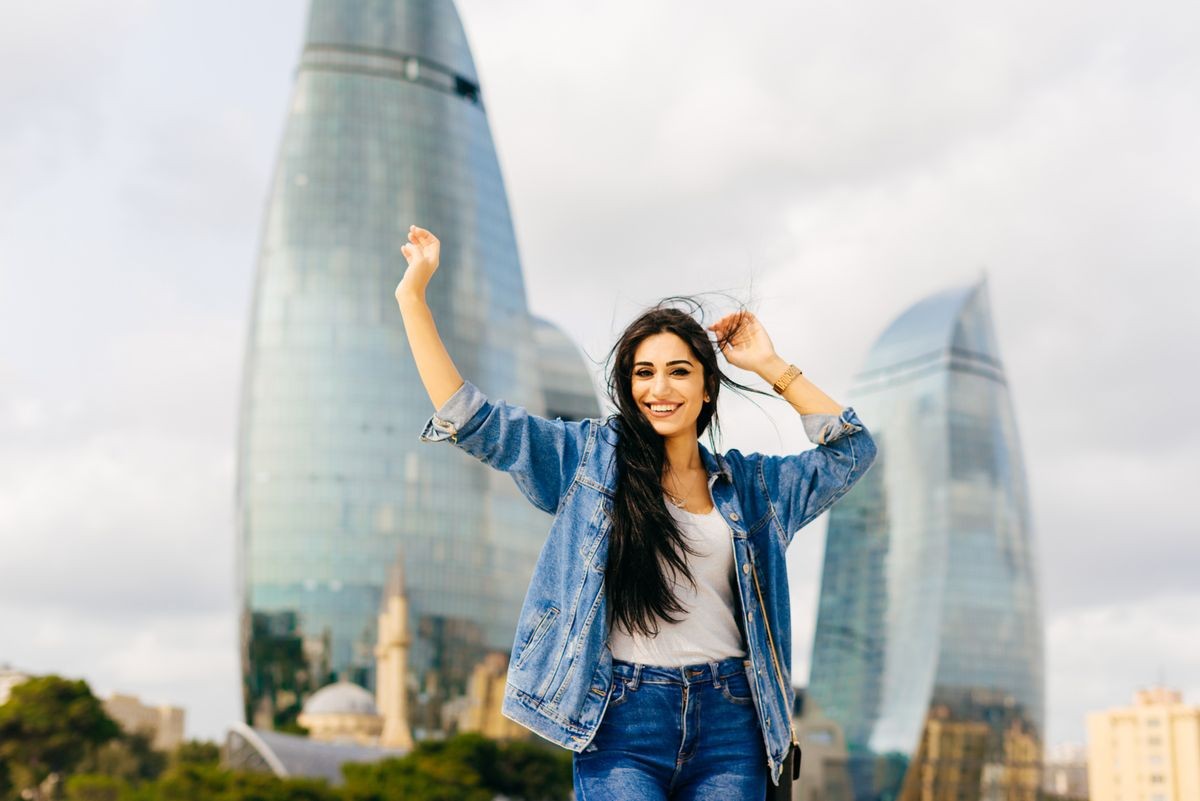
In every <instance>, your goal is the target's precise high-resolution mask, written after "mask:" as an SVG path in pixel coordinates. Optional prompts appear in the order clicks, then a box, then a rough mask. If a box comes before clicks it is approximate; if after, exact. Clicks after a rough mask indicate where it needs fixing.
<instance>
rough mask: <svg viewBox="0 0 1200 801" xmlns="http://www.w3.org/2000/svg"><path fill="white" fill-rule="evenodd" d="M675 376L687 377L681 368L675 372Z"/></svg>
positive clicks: (686, 372)
mask: <svg viewBox="0 0 1200 801" xmlns="http://www.w3.org/2000/svg"><path fill="white" fill-rule="evenodd" d="M675 375H688V371H687V370H684V369H683V368H682V367H680V368H679V369H678V370H676V371H675Z"/></svg>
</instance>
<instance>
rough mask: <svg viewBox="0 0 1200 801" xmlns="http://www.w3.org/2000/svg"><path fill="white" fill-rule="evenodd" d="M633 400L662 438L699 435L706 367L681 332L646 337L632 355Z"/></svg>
mask: <svg viewBox="0 0 1200 801" xmlns="http://www.w3.org/2000/svg"><path fill="white" fill-rule="evenodd" d="M632 390H633V400H634V402H635V403H637V405H638V408H639V409H641V410H642V414H644V415H646V419H647V420H649V421H650V425H652V426H654V430H655V431H657V432H658V433H659V435H660V436H663V437H671V436H675V435H678V434H690V435H691V436H695V435H696V418H697V417H699V416H700V409H701V407H702V406H703V405H704V368H703V366H701V364H700V363H699V361H698V360H697V359H696V357H695V355H693V354H692V349H691V348H689V347H688V345H687V343H686V342H684V341H683V340H682V339H681V338H680V337H679V335H677V334H672V333H670V332H663V333H660V334H653V335H651V336H648V337H646V338H645V339H643V340H642V341H641V342H640V343H639V344H638V346H637V349H636V350H635V351H634V354H633V384H632Z"/></svg>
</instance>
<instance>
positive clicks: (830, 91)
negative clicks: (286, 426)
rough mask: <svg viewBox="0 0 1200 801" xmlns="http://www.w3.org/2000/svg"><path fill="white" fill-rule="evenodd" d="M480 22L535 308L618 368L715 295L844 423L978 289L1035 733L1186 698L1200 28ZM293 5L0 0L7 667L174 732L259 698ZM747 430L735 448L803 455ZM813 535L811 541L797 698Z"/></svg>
mask: <svg viewBox="0 0 1200 801" xmlns="http://www.w3.org/2000/svg"><path fill="white" fill-rule="evenodd" d="M458 5H459V11H460V14H461V15H462V17H463V21H464V24H465V27H466V30H467V35H468V38H469V39H470V42H471V45H472V47H473V51H474V55H475V62H476V66H477V68H478V71H479V74H480V78H481V82H482V87H483V96H484V101H485V103H486V104H487V107H488V116H489V119H490V122H491V127H492V132H493V136H494V138H495V141H496V145H497V149H498V152H499V157H500V163H501V167H502V170H503V172H504V177H505V180H506V182H507V188H508V192H509V199H510V203H511V207H512V212H513V216H514V222H515V225H516V231H517V240H518V243H519V246H520V250H521V257H522V262H523V266H524V271H525V279H526V284H527V288H528V295H529V302H530V307H531V309H532V310H533V311H534V312H535V313H538V314H541V315H542V316H545V317H548V318H550V319H552V320H554V321H555V322H557V323H559V324H560V325H561V326H562V327H563V328H564V329H565V330H566V331H567V332H568V333H569V334H571V335H572V336H573V337H574V338H575V339H576V340H577V341H578V342H579V343H580V344H581V346H582V347H583V348H584V349H585V350H586V351H587V352H588V353H590V354H591V355H593V356H596V357H600V356H602V355H603V353H604V352H605V351H606V350H607V348H608V346H609V345H610V344H611V341H612V338H613V336H614V335H615V333H616V331H617V330H619V328H620V327H621V326H622V325H623V323H624V322H626V321H627V320H628V319H629V318H630V317H631V316H632V314H633V313H634V312H635V311H636V310H637V309H638V308H640V307H641V306H642V305H645V304H647V303H650V302H652V301H653V300H655V299H656V298H658V297H660V296H663V295H668V294H674V293H680V292H697V291H703V290H713V289H724V290H731V291H733V292H735V293H737V294H739V295H740V296H742V297H744V298H746V299H747V300H750V301H752V304H753V307H754V308H755V309H756V310H757V311H758V313H759V315H760V317H761V318H762V320H763V322H764V324H765V325H766V326H767V328H768V330H769V331H770V333H771V335H772V338H773V339H774V341H775V344H776V347H777V349H778V350H779V351H780V352H781V354H782V355H783V356H784V357H785V358H787V359H788V360H789V361H793V362H795V363H797V364H799V365H800V366H801V367H802V368H803V369H804V370H805V372H806V374H807V375H809V376H810V377H811V378H812V379H813V380H814V381H816V382H817V383H818V384H819V385H821V386H822V387H823V388H825V389H826V390H828V391H829V392H830V393H831V394H833V395H834V396H835V397H837V398H839V399H843V398H844V397H845V392H846V389H847V388H848V387H849V385H850V382H851V377H852V375H853V374H854V372H855V371H856V369H857V368H858V365H859V364H860V363H861V361H862V359H863V357H864V356H865V355H866V352H867V349H868V348H869V346H870V344H871V342H872V341H873V340H874V338H875V337H876V336H877V335H878V334H879V333H880V332H881V331H882V329H883V328H884V327H885V326H886V324H887V323H888V322H889V321H890V320H891V319H892V318H893V317H894V316H895V315H896V314H898V313H899V312H900V311H902V310H903V309H904V308H906V307H907V306H908V305H910V304H911V303H913V302H914V301H916V300H918V299H920V298H921V297H923V296H925V295H927V294H929V293H932V292H935V291H938V290H940V289H943V288H945V287H947V286H951V285H956V284H962V283H964V282H970V281H975V280H978V279H979V277H980V276H981V275H983V274H985V273H986V275H987V278H988V283H989V289H990V294H991V299H992V304H993V313H994V317H995V320H996V328H997V335H998V339H999V343H1000V349H1001V356H1002V358H1003V360H1004V362H1005V367H1006V370H1007V374H1008V378H1009V384H1010V388H1011V391H1012V395H1013V401H1014V404H1015V407H1016V414H1017V422H1018V425H1019V427H1020V431H1021V437H1022V444H1023V447H1024V451H1025V459H1026V468H1027V471H1028V474H1029V481H1030V487H1031V495H1032V504H1033V520H1034V529H1035V530H1034V536H1035V543H1036V549H1037V552H1038V555H1039V559H1040V569H1041V570H1040V572H1041V581H1042V591H1043V593H1042V595H1043V609H1044V613H1045V618H1046V635H1047V661H1046V669H1047V713H1048V728H1049V731H1048V741H1049V742H1050V743H1058V742H1063V741H1075V742H1082V741H1083V739H1084V715H1085V714H1086V712H1087V711H1089V710H1092V709H1098V708H1104V707H1107V706H1111V705H1118V704H1124V703H1126V702H1127V701H1128V700H1129V698H1130V696H1131V693H1132V692H1133V691H1134V690H1135V689H1136V688H1138V687H1139V686H1143V685H1147V684H1150V683H1153V682H1155V681H1156V680H1158V679H1159V678H1160V677H1162V676H1165V679H1166V682H1167V684H1169V685H1172V686H1175V687H1178V688H1180V689H1182V690H1183V691H1184V692H1185V697H1186V698H1187V699H1189V700H1190V701H1191V702H1193V703H1200V622H1198V621H1200V581H1197V579H1196V576H1197V571H1198V569H1200V545H1198V544H1197V537H1198V535H1200V523H1198V521H1200V516H1198V515H1197V513H1196V512H1195V511H1194V508H1193V507H1192V506H1191V503H1192V501H1193V500H1194V498H1193V493H1194V492H1195V490H1194V488H1193V485H1194V483H1195V481H1196V480H1197V479H1198V478H1200V425H1198V424H1197V415H1196V414H1195V412H1194V407H1195V396H1196V390H1197V388H1198V384H1200V382H1198V381H1197V378H1196V365H1197V364H1200V314H1198V313H1197V312H1198V307H1200V277H1198V276H1200V272H1198V270H1197V267H1198V266H1200V259H1198V256H1200V224H1198V221H1200V148H1198V147H1197V145H1196V143H1197V141H1198V139H1200V100H1198V98H1200V92H1198V91H1197V87H1198V86H1200V48H1197V47H1196V46H1195V43H1196V42H1197V41H1200V5H1197V4H1196V3H1188V2H1182V1H1180V2H1166V0H1157V1H1154V2H1140V3H1136V4H1135V3H1133V2H1123V3H1118V2H1106V1H1105V0H1060V1H1059V2H1057V3H1053V4H1049V5H1047V4H1046V3H1044V2H1032V1H1030V0H1012V1H1011V2H1008V3H1002V4H996V3H992V4H986V5H984V4H979V5H978V7H976V4H963V3H917V4H911V3H910V4H895V3H887V2H884V1H883V0H872V2H848V3H812V2H800V3H794V2H791V3H782V2H781V3H765V2H756V3H745V4H741V6H740V7H738V8H737V9H736V10H735V7H734V6H733V5H731V4H728V3H715V2H707V1H706V2H696V0H688V1H686V2H685V1H684V0H664V1H663V2H657V3H647V2H644V0H639V1H637V2H635V1H634V0H609V2H605V3H588V4H586V5H585V4H582V3H569V2H562V0H554V1H552V0H521V2H517V0H460V2H459V4H458ZM305 10H306V9H305V4H304V3H302V2H298V1H297V2H282V0H276V1H275V2H254V3H245V2H233V1H232V0H208V2H204V3H200V2H182V1H180V2H171V3H153V2H150V0H105V2H103V3H101V2H99V1H98V0H97V2H93V3H82V2H68V1H67V0H59V1H58V2H50V3H6V4H3V5H2V6H0V109H3V110H4V113H3V115H0V176H2V180H0V663H3V662H9V663H11V664H12V665H13V666H14V667H17V668H20V669H24V670H27V671H31V672H36V673H44V672H58V673H62V674H65V675H70V676H79V677H83V678H86V679H88V680H89V681H90V682H91V683H92V685H93V687H94V689H96V690H97V691H99V692H111V691H122V692H132V693H136V694H138V695H141V696H142V697H143V698H144V699H145V700H148V701H153V702H165V703H173V704H178V705H182V706H185V707H186V708H187V713H188V730H189V734H190V735H191V736H199V737H209V738H216V737H221V736H223V733H224V727H225V726H226V724H228V723H229V722H230V721H233V720H235V719H237V717H238V715H239V712H240V701H239V683H238V664H237V648H236V610H235V603H234V584H233V536H234V534H233V497H234V496H233V492H234V436H235V426H236V420H237V417H236V406H237V394H238V388H239V385H238V382H239V377H240V376H239V371H240V367H241V359H242V348H243V340H244V335H245V329H246V315H247V310H248V308H249V303H250V292H251V287H252V278H253V271H254V266H255V260H256V252H257V247H258V233H259V225H260V221H261V219H262V212H263V205H264V202H265V200H266V194H267V186H268V180H269V176H270V172H271V169H272V166H273V159H274V155H275V149H276V147H277V145H278V142H279V139H280V136H281V133H282V126H283V122H284V114H285V108H286V105H287V99H288V95H289V92H290V89H291V83H292V77H293V73H294V70H295V67H296V64H297V61H298V54H299V47H300V42H301V37H302V33H303V25H304V15H305ZM418 222H419V221H418ZM402 264H403V260H402V258H401V257H400V256H399V254H397V280H398V279H399V275H400V265H402ZM581 298H588V299H589V302H588V303H581V302H580V300H581ZM380 367H381V369H386V365H381V366H380ZM764 408H765V409H766V413H765V414H764V413H763V412H760V411H758V410H755V409H754V408H752V407H749V408H747V407H745V406H736V405H731V406H730V407H728V408H727V409H726V410H725V412H724V416H725V418H726V419H725V444H726V446H727V447H730V446H734V445H736V446H737V447H740V448H742V449H743V450H747V449H759V450H766V451H772V452H782V451H784V450H787V449H788V448H789V447H793V446H794V443H795V442H796V441H803V440H802V439H801V438H802V433H801V429H800V427H799V425H798V421H796V420H793V419H791V417H790V415H791V412H790V411H788V410H786V409H784V410H782V411H781V410H780V408H779V404H768V405H766V406H765V407H764ZM866 422H867V423H868V425H869V423H870V421H866ZM416 433H417V432H416V429H414V436H416ZM823 539H824V521H820V522H818V523H816V524H814V525H812V526H810V527H809V528H808V529H805V531H804V533H803V535H802V536H801V537H799V538H798V541H797V544H796V545H795V546H793V550H792V554H791V558H792V561H793V571H792V572H793V595H794V598H795V605H794V613H793V618H794V622H793V625H794V631H795V634H794V637H795V640H796V652H795V663H796V664H795V668H794V673H795V675H796V676H797V677H803V676H805V675H807V665H808V656H809V649H810V647H811V639H812V630H813V624H814V619H813V618H814V610H815V602H816V594H817V585H818V577H819V573H820V562H821V556H822V547H823Z"/></svg>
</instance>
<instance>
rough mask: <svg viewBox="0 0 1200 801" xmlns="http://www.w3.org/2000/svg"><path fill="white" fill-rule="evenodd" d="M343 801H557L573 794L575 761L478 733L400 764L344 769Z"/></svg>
mask: <svg viewBox="0 0 1200 801" xmlns="http://www.w3.org/2000/svg"><path fill="white" fill-rule="evenodd" d="M342 770H343V773H344V774H345V776H346V786H345V788H344V792H343V797H344V798H345V801H402V800H403V801H410V800H411V799H420V801H458V800H459V799H461V800H462V801H491V799H493V798H495V797H496V796H497V795H502V796H505V797H508V798H513V799H524V801H557V799H564V798H566V797H567V795H568V794H569V792H570V789H571V758H570V756H569V755H567V754H565V753H562V752H553V751H550V750H548V749H546V748H542V747H538V746H535V745H531V744H529V743H522V742H511V743H498V742H496V741H494V740H489V739H487V738H486V737H483V736H481V735H478V734H462V735H458V736H457V737H452V738H450V739H448V740H438V741H426V742H423V743H419V744H418V745H417V747H416V749H415V750H414V751H413V752H412V753H411V754H408V755H407V756H404V757H400V758H399V759H389V760H385V761H383V762H376V763H372V764H365V765H346V766H345V767H344V768H343V769H342Z"/></svg>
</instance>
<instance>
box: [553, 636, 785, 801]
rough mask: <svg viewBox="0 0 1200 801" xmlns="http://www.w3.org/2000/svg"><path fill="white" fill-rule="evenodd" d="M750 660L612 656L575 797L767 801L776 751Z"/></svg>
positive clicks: (578, 762) (580, 757)
mask: <svg viewBox="0 0 1200 801" xmlns="http://www.w3.org/2000/svg"><path fill="white" fill-rule="evenodd" d="M746 664H747V662H746V661H744V660H743V659H741V658H740V657H739V658H736V659H726V660H723V661H721V662H711V663H707V664H701V665H688V666H686V667H681V668H663V667H651V666H649V665H636V664H631V663H629V662H621V661H618V660H613V689H612V698H611V699H610V700H609V702H608V709H607V711H606V712H605V713H604V719H603V720H602V721H601V722H600V728H599V729H598V730H597V732H596V736H595V738H594V739H593V740H592V742H591V743H590V744H589V745H588V746H587V747H586V748H585V749H583V751H582V753H578V754H576V755H575V760H574V777H575V798H576V801H644V800H647V799H662V800H664V801H665V799H674V800H676V801H685V800H686V801H706V800H707V799H719V801H761V799H762V798H763V796H764V794H765V793H766V782H767V755H766V751H765V750H764V748H763V739H762V733H761V731H760V729H759V726H758V718H757V713H756V712H755V710H754V699H753V698H752V697H751V695H750V684H749V681H748V680H747V678H746V667H745V666H746Z"/></svg>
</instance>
